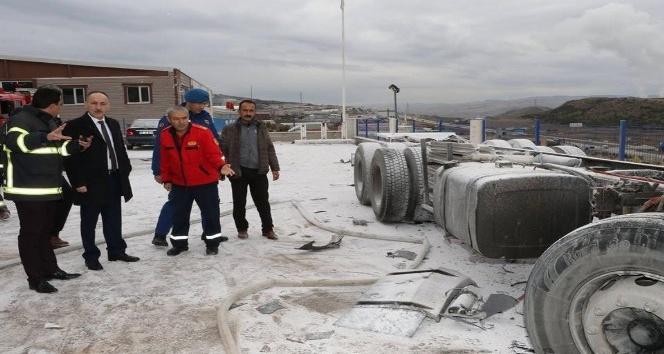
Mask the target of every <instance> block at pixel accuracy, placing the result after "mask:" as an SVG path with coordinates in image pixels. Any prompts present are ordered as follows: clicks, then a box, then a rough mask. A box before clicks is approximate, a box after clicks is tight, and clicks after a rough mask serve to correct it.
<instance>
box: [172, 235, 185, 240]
mask: <svg viewBox="0 0 664 354" xmlns="http://www.w3.org/2000/svg"><path fill="white" fill-rule="evenodd" d="M170 237H171V240H187V239H189V236H187V235H185V236H174V235H171V236H170Z"/></svg>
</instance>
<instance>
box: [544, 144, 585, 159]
mask: <svg viewBox="0 0 664 354" xmlns="http://www.w3.org/2000/svg"><path fill="white" fill-rule="evenodd" d="M552 148H553V150H554V151H555V152H557V153H559V154H567V155H575V156H588V155H586V153H585V152H583V150H581V149H579V148H578V147H576V146H572V145H558V146H552Z"/></svg>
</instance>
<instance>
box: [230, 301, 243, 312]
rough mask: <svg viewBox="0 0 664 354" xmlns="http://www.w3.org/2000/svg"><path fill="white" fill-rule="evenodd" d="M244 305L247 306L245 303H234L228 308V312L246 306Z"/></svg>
mask: <svg viewBox="0 0 664 354" xmlns="http://www.w3.org/2000/svg"><path fill="white" fill-rule="evenodd" d="M246 304H247V303H246V302H240V303H234V304H232V305H231V307H229V308H228V309H229V310H232V309H234V308H237V307H240V306H242V305H246Z"/></svg>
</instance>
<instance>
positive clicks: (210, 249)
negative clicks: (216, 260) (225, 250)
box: [205, 247, 219, 256]
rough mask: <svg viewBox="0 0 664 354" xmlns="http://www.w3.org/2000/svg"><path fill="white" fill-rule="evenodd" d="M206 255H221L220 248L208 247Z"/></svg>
mask: <svg viewBox="0 0 664 354" xmlns="http://www.w3.org/2000/svg"><path fill="white" fill-rule="evenodd" d="M205 254H206V255H208V256H213V255H215V254H219V247H207V248H206V249H205Z"/></svg>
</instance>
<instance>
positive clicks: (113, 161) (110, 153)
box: [97, 120, 118, 171]
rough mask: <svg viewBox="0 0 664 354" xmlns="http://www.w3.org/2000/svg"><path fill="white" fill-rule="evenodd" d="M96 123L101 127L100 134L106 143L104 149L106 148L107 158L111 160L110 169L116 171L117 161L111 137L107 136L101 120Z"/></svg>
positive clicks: (104, 125)
mask: <svg viewBox="0 0 664 354" xmlns="http://www.w3.org/2000/svg"><path fill="white" fill-rule="evenodd" d="M97 123H99V125H100V126H101V134H102V135H103V136H104V140H105V141H106V147H107V148H108V157H109V158H110V159H111V169H112V170H113V171H116V170H117V169H118V161H117V160H116V159H115V150H114V149H113V143H112V142H111V137H110V136H109V134H108V130H107V129H106V124H104V121H103V120H98V121H97Z"/></svg>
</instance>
